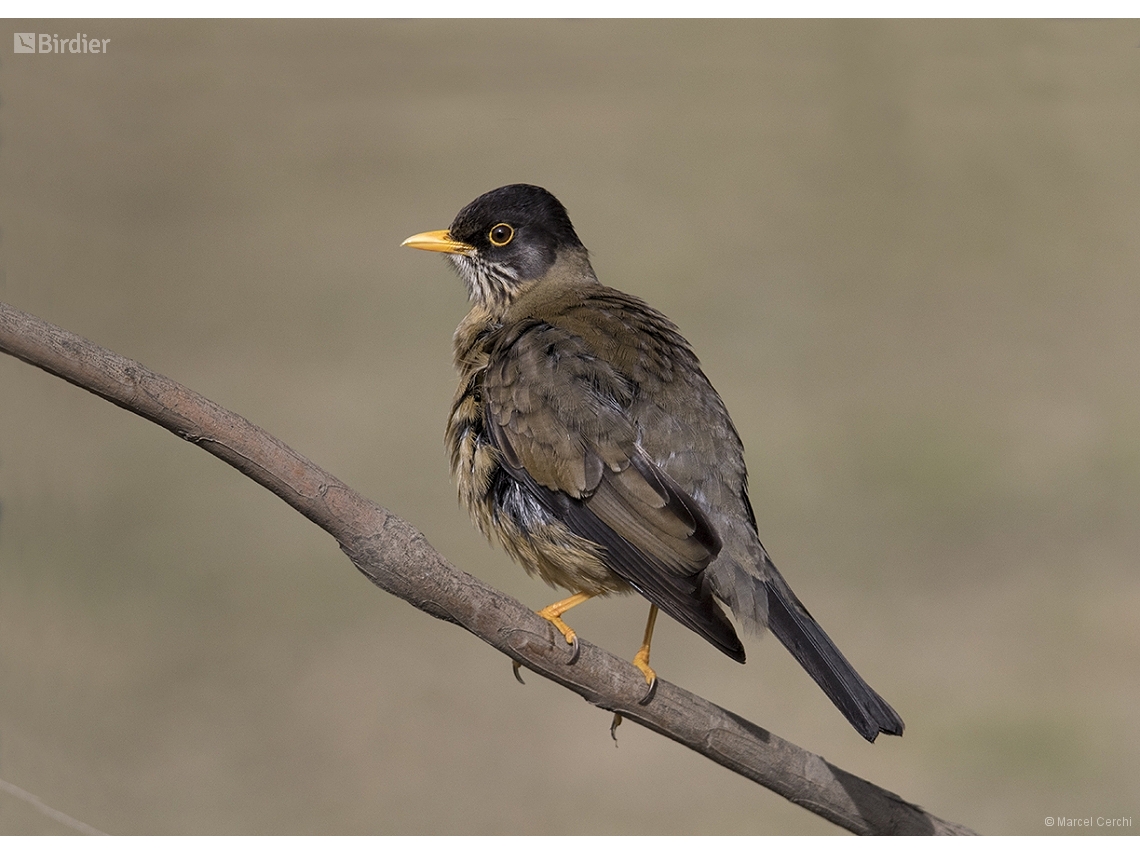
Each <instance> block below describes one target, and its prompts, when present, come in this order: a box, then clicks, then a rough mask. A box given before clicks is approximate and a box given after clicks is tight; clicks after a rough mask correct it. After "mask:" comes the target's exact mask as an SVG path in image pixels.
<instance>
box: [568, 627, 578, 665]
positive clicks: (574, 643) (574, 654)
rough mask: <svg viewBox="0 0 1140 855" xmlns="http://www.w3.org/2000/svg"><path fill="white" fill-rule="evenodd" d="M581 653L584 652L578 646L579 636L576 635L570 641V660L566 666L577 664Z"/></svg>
mask: <svg viewBox="0 0 1140 855" xmlns="http://www.w3.org/2000/svg"><path fill="white" fill-rule="evenodd" d="M571 632H573V630H571ZM581 652H582V648H581V646H580V645H579V644H578V636H577V634H575V635H574V637H573V638H571V639H570V659H569V661H568V662H567V663H566V664H567V665H573V664H574V663H575V662H577V661H578V655H579V654H580V653H581Z"/></svg>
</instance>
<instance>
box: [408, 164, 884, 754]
mask: <svg viewBox="0 0 1140 855" xmlns="http://www.w3.org/2000/svg"><path fill="white" fill-rule="evenodd" d="M402 245H403V246H408V247H411V248H414V249H420V250H427V251H431V252H438V253H443V254H444V255H445V256H446V258H447V260H448V261H449V262H450V264H451V266H452V267H453V268H454V270H455V272H456V273H457V274H458V275H459V278H460V280H462V282H463V284H464V285H465V286H466V289H467V294H468V297H469V300H470V304H471V307H470V311H469V312H468V313H467V315H466V316H465V317H464V318H463V320H462V321H461V322H460V324H459V326H458V328H457V329H456V331H455V336H454V341H453V345H454V362H455V367H456V370H457V371H458V374H459V386H458V389H457V391H456V393H455V397H454V400H453V402H452V406H451V412H450V416H449V418H448V423H447V429H446V433H445V443H446V445H447V448H448V450H449V453H450V463H451V471H452V475H453V477H454V479H455V481H456V485H457V489H458V493H459V497H460V500H461V502H462V504H463V505H465V506H466V508H467V510H468V511H469V513H470V514H471V517H472V519H473V520H474V522H475V524H476V525H477V527H478V528H479V529H480V530H481V531H482V532H483V533H484V534H485V535H486V536H487V537H488V539H490V540H492V541H495V540H498V542H499V543H500V544H501V545H502V547H503V548H504V550H505V551H506V552H507V553H508V554H509V555H510V556H511V557H512V558H513V559H514V560H515V561H516V562H518V563H519V564H521V565H522V567H523V568H524V569H525V570H526V571H527V572H528V573H530V574H531V575H534V576H537V577H539V578H540V579H542V580H543V581H545V582H547V583H548V584H550V585H551V586H553V587H556V588H563V589H566V590H567V591H569V592H570V593H571V595H570V596H569V597H567V598H566V599H563V600H560V601H558V602H556V603H552V604H551V605H549V606H547V607H546V608H544V609H542V610H540V611H539V612H538V614H539V615H540V616H542V617H543V618H545V619H546V620H547V621H549V622H550V623H551V624H552V625H553V626H554V627H555V628H556V629H557V630H558V632H560V633H561V634H562V636H563V638H564V639H565V640H566V642H567V644H569V645H570V646H571V649H572V656H571V661H574V660H575V659H576V655H577V651H578V638H577V633H575V632H574V630H573V629H572V628H571V627H570V626H568V625H567V623H566V622H565V620H563V615H564V614H565V613H566V612H567V611H569V610H570V609H572V608H574V607H575V606H578V605H580V604H581V603H583V602H585V601H587V600H589V599H591V598H593V597H598V596H605V595H610V594H624V593H630V592H637V593H638V594H640V595H641V596H643V597H644V598H645V599H647V600H648V601H649V603H650V611H649V619H648V621H647V624H646V630H645V634H644V638H643V643H642V646H641V648H640V649H639V650H638V652H637V654H636V655H635V656H634V658H633V664H634V665H636V666H637V668H638V669H639V670H640V671H641V672H642V674H644V676H645V679H646V683H647V685H648V691H647V694H646V696H645V698H644V699H643V700H642V703H646V702H648V701H649V699H650V698H651V697H652V693H653V691H654V689H655V688H656V685H657V676H656V671H655V670H654V669H653V668H651V667H650V665H649V653H650V646H651V640H652V635H653V629H654V625H655V622H656V618H657V614H658V611H659V610H660V611H664V612H665V613H666V614H668V615H670V616H671V617H672V618H674V619H675V620H677V621H678V622H679V623H681V624H682V625H683V626H685V627H687V628H688V629H690V630H692V631H694V632H696V633H697V634H698V635H700V636H701V637H702V638H704V639H705V640H706V641H708V642H709V643H711V644H712V645H713V646H714V647H716V648H717V649H718V650H720V651H721V652H722V653H724V654H725V655H727V656H729V657H730V658H732V659H734V660H736V661H737V662H741V663H743V662H744V660H745V651H744V646H743V644H742V643H741V641H740V637H739V635H738V634H737V631H736V628H735V626H734V624H733V622H732V621H731V620H730V619H729V617H728V616H727V614H726V612H725V607H726V606H727V608H728V609H729V610H731V612H732V613H733V614H734V615H735V616H736V618H737V619H738V621H739V622H740V623H741V625H742V626H744V627H745V628H748V629H752V630H756V631H762V630H763V629H764V628H765V627H766V628H768V629H769V630H771V632H772V634H773V635H775V637H776V638H777V639H779V640H780V641H781V642H782V643H783V645H784V646H785V647H786V648H787V649H788V650H789V651H790V652H791V654H792V655H793V656H794V657H795V659H796V660H797V661H798V662H799V663H800V665H801V666H802V667H803V668H804V669H805V670H806V671H807V673H808V674H809V675H811V677H812V678H813V679H814V680H815V682H816V683H817V684H818V685H819V686H820V688H821V689H822V690H823V691H824V693H825V694H826V695H827V697H828V698H830V699H831V701H832V702H833V703H834V704H835V706H836V707H837V708H838V709H839V711H840V712H841V713H842V714H843V715H844V716H845V717H846V718H847V720H848V721H849V722H850V723H851V725H852V726H853V727H854V728H855V730H856V731H858V733H859V734H860V735H861V736H863V738H865V739H867V740H868V741H870V742H874V741H875V739H876V737H877V736H878V735H879V734H880V733H887V734H892V735H902V732H903V721H902V719H901V718H900V717H899V715H898V713H896V712H895V710H894V709H893V708H892V707H891V706H890V704H888V703H887V702H886V701H885V700H883V698H882V697H880V696H879V694H878V693H877V692H875V690H874V689H872V688H871V687H870V686H869V685H868V684H867V682H866V681H865V680H864V679H863V678H862V677H861V676H860V675H859V673H858V672H857V671H856V670H855V668H854V667H853V666H852V665H851V664H850V662H848V661H847V659H846V657H844V655H843V654H842V653H841V652H840V651H839V648H838V647H836V645H835V643H834V642H833V641H832V640H831V638H830V637H829V636H828V635H827V633H826V632H824V630H823V628H822V627H820V625H819V624H818V623H817V622H816V620H815V619H814V618H813V617H812V616H811V614H810V613H809V612H808V610H807V609H806V608H805V607H804V605H803V604H802V603H801V602H800V600H799V598H798V597H797V596H796V595H795V594H794V593H793V592H792V589H791V588H790V587H789V586H788V583H787V582H786V581H785V580H784V577H783V576H782V575H781V574H780V572H779V571H778V570H777V569H776V566H775V564H774V563H773V562H772V559H771V558H770V557H769V555H768V552H767V550H765V548H764V546H763V545H762V544H761V542H760V536H759V533H758V530H757V524H756V515H755V513H754V512H753V510H752V505H751V502H750V500H749V496H748V473H747V470H746V468H745V462H744V447H743V444H742V442H741V440H740V436H739V434H738V433H737V430H736V427H735V426H734V424H733V422H732V419H731V417H730V416H729V414H728V410H727V409H726V408H725V405H724V402H723V401H722V400H721V397H720V395H719V394H718V393H717V392H716V390H715V389H714V388H713V386H712V384H711V383H710V382H709V380H708V378H707V377H706V376H705V374H704V372H703V370H702V369H701V365H700V362H699V361H698V359H697V357H696V355H695V354H694V352H693V348H692V346H691V345H690V344H689V342H688V341H687V340H686V339H685V338H684V337H683V336H682V334H681V332H680V330H679V329H678V327H677V326H676V325H674V324H673V322H672V321H670V320H669V319H668V318H667V317H666V316H665V315H664V314H662V313H661V312H659V311H657V310H655V309H653V308H651V307H650V306H649V305H648V304H647V303H646V302H644V301H643V300H641V299H639V298H638V297H635V296H633V295H631V294H627V293H624V292H622V291H618V290H616V289H614V288H610V287H607V286H606V285H603V284H602V283H601V281H599V279H598V277H597V275H596V274H595V272H594V269H593V266H592V265H591V263H590V259H589V254H588V252H587V250H586V247H585V246H584V245H583V244H582V241H581V240H580V239H579V237H578V234H577V232H576V231H575V229H574V226H573V224H572V223H571V221H570V217H569V214H568V213H567V211H566V208H565V206H563V204H562V203H561V202H559V201H558V199H557V198H555V196H554V195H553V194H551V193H550V192H549V191H547V190H545V189H543V188H542V187H538V186H535V185H531V184H510V185H507V186H504V187H499V188H498V189H496V190H491V191H490V192H488V193H484V194H483V195H481V196H479V197H478V198H477V199H475V200H474V201H473V202H471V203H470V204H468V205H466V206H465V207H464V208H463V209H462V210H460V211H459V213H458V214H457V215H456V216H455V218H454V220H453V221H452V223H451V225H450V226H449V227H448V228H447V229H444V230H438V231H428V232H421V233H419V234H415V235H412V236H411V237H409V238H407V239H406V240H405V241H404V242H403V244H402ZM516 675H517V670H516ZM619 722H620V718H615V722H614V726H615V727H616V725H617V724H618V723H619ZM611 732H612V731H611Z"/></svg>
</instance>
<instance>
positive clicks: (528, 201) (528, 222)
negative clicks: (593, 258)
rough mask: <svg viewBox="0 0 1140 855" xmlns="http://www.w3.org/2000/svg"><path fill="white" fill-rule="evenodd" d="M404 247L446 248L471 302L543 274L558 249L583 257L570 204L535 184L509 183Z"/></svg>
mask: <svg viewBox="0 0 1140 855" xmlns="http://www.w3.org/2000/svg"><path fill="white" fill-rule="evenodd" d="M404 245H405V246H411V247H414V248H415V249H427V250H432V251H434V252H445V253H447V255H448V258H449V259H450V261H451V262H452V264H453V265H454V266H455V269H456V271H457V272H458V273H459V275H460V277H461V278H462V279H463V281H464V282H465V283H466V285H467V289H468V292H469V294H470V296H471V299H472V301H474V302H476V303H479V304H482V305H484V306H487V307H490V306H493V305H501V304H505V303H506V302H509V300H510V299H511V298H512V297H513V296H514V295H516V294H517V293H519V291H520V289H521V286H523V285H525V284H526V283H528V282H533V281H535V280H537V279H539V278H540V277H542V276H543V274H545V273H546V272H547V271H548V270H549V269H550V268H551V267H552V266H553V265H554V263H555V261H556V260H557V258H558V256H559V253H561V252H563V251H566V250H571V251H576V252H578V253H580V254H582V255H583V256H584V254H585V247H583V246H582V241H580V240H579V239H578V235H577V234H576V233H575V231H574V226H573V225H572V224H571V223H570V217H569V216H568V215H567V213H566V208H564V207H563V206H562V203H561V202H559V201H558V200H557V199H555V198H554V196H553V195H552V194H551V193H549V192H547V191H546V190H544V189H542V188H541V187H535V186H534V185H533V184H508V185H507V186H506V187H500V188H499V189H497V190H492V191H491V192H489V193H484V194H483V195H482V196H480V197H479V198H478V199H476V200H475V201H474V202H472V203H471V204H469V205H467V206H466V207H465V208H464V209H463V210H462V211H460V212H459V213H458V214H457V215H456V217H455V219H454V220H453V221H452V223H451V226H450V228H448V229H447V231H446V232H424V233H423V234H418V235H414V236H412V237H410V238H408V239H407V240H406V241H404Z"/></svg>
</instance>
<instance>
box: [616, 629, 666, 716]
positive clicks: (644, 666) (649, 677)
mask: <svg viewBox="0 0 1140 855" xmlns="http://www.w3.org/2000/svg"><path fill="white" fill-rule="evenodd" d="M633 664H634V665H635V666H636V667H637V670H638V671H640V672H641V673H642V674H644V675H645V682H646V683H648V684H649V688H648V689H646V690H645V697H643V698H642V699H641V700H640V701H638V703H641V704H647V703H649V701H650V700H651V699H652V698H653V693H654V692H656V691H657V672H656V671H654V670H653V669H652V668H650V667H649V648H648V647H642V648H641V649H640V650H639V651H637V655H636V656H634V657H633ZM615 726H616V725H615Z"/></svg>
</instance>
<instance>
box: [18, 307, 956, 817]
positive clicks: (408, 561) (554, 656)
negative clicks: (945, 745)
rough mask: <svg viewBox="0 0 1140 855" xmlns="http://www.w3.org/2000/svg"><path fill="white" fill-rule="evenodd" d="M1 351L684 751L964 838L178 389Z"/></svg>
mask: <svg viewBox="0 0 1140 855" xmlns="http://www.w3.org/2000/svg"><path fill="white" fill-rule="evenodd" d="M0 351H4V352H6V353H9V354H11V355H12V356H15V357H17V358H18V359H22V360H23V361H25V362H28V363H30V364H32V365H35V366H37V367H39V368H42V369H44V370H45V371H48V372H50V373H52V374H55V375H57V376H59V377H62V378H63V379H64V380H67V381H68V382H70V383H74V384H75V385H77V386H79V387H81V388H83V389H87V390H88V391H90V392H93V393H94V394H96V395H99V396H101V397H103V398H105V399H107V400H108V401H110V402H111V403H113V404H116V405H118V406H120V407H123V408H124V409H127V410H130V411H131V412H133V413H136V414H138V415H140V416H142V417H143V418H146V419H149V420H150V421H153V422H155V423H156V424H158V425H161V426H162V427H164V428H166V429H167V430H169V431H172V432H173V433H175V434H177V435H178V436H180V437H182V438H183V439H185V440H187V441H189V442H193V443H195V444H196V445H198V446H200V447H201V448H203V449H205V450H206V451H208V452H210V453H211V454H213V455H214V456H216V457H218V458H220V459H222V460H224V461H225V462H226V463H229V464H230V465H231V466H233V467H234V468H236V469H237V470H238V471H240V472H242V473H243V474H245V475H247V476H248V477H250V478H252V479H253V480H254V481H256V482H257V483H258V484H261V485H262V486H263V487H265V488H266V489H268V490H271V491H272V492H273V493H275V494H276V495H278V496H280V497H281V498H282V499H284V500H285V501H286V502H287V503H288V504H289V505H291V506H292V507H293V508H295V509H296V510H297V511H299V512H300V513H302V514H304V515H305V516H306V517H308V518H309V519H310V520H312V521H313V522H314V523H316V524H317V525H319V526H320V527H321V528H323V529H324V530H325V531H327V532H328V533H329V534H331V535H332V536H333V537H334V538H336V540H337V543H338V544H339V545H340V548H341V549H342V550H343V551H344V552H345V554H347V555H348V557H349V558H350V559H351V560H352V562H353V564H355V565H356V567H357V568H358V569H359V570H360V571H361V572H362V573H364V575H366V576H367V577H368V578H369V579H371V580H372V581H373V582H374V583H375V584H376V585H377V586H379V587H380V588H383V589H384V590H385V591H388V592H389V593H392V594H395V595H396V596H398V597H401V598H402V599H404V600H406V601H408V602H409V603H411V604H412V605H414V606H416V607H417V608H419V609H422V610H423V611H425V612H427V613H428V614H431V615H434V616H435V617H437V618H440V619H442V620H446V621H449V622H450V623H455V624H458V625H460V626H462V627H464V628H465V629H467V630H469V631H470V632H472V633H473V634H475V635H477V636H478V637H479V638H481V639H483V641H485V642H487V643H488V644H490V645H492V646H493V647H495V648H496V649H498V650H500V651H502V652H503V653H505V654H506V655H507V656H509V657H510V658H511V659H512V660H514V661H515V662H519V663H521V664H523V665H525V666H526V667H527V668H528V669H529V670H531V671H534V672H536V673H538V674H541V675H543V676H545V677H548V678H549V679H551V680H553V681H555V682H557V683H560V684H562V685H563V686H565V687H567V688H569V689H571V690H573V691H575V692H577V693H578V694H579V695H581V696H582V697H583V698H585V699H586V700H587V701H589V702H590V703H592V704H594V705H596V706H598V707H601V708H602V709H605V710H609V711H611V712H615V713H619V714H621V716H622V717H623V718H625V719H628V720H630V721H635V722H638V723H639V724H642V725H644V726H645V727H647V728H649V729H651V730H655V731H657V732H658V733H660V734H662V735H664V736H667V737H669V738H670V739H673V740H676V741H677V742H680V743H681V744H682V745H686V746H688V747H689V748H692V749H693V750H694V751H697V752H699V753H701V754H703V755H705V756H706V757H708V758H710V759H711V760H713V761H715V762H717V763H719V764H721V765H722V766H725V767H727V768H729V769H732V770H733V771H734V772H738V773H740V774H741V775H743V776H745V777H746V778H749V779H750V780H753V781H755V782H756V783H759V784H762V785H763V786H765V787H767V788H769V789H771V790H773V791H775V792H777V793H779V794H780V795H782V796H784V797H785V798H787V799H789V800H791V801H793V802H795V803H796V804H798V805H800V806H802V807H804V808H807V809H808V810H810V811H812V812H813V813H816V814H818V815H819V816H822V817H824V818H825V819H827V820H830V821H831V822H833V823H835V824H836V825H839V826H842V827H843V828H846V829H848V830H849V831H853V832H856V833H859V834H972V833H973V832H971V831H970V830H969V829H967V828H965V827H963V826H960V825H957V824H956V823H952V822H947V821H945V820H942V819H939V818H938V817H935V816H933V815H931V814H929V813H927V812H926V811H924V810H923V809H922V808H920V807H918V806H917V805H914V804H911V803H910V802H907V801H905V800H904V799H902V798H900V797H899V796H896V795H895V794H894V793H891V792H888V791H887V790H884V789H882V788H881V787H878V786H876V785H874V784H872V783H870V782H868V781H865V780H863V779H862V778H858V777H856V776H855V775H851V774H849V773H847V772H845V771H843V770H842V769H839V768H837V767H835V766H832V765H831V764H830V763H828V762H827V761H826V760H824V759H823V758H822V757H819V756H818V755H815V754H812V753H811V752H809V751H805V750H804V749H802V748H800V747H798V746H796V745H793V744H792V743H790V742H787V741H785V740H783V739H781V738H780V737H778V736H776V735H775V734H772V733H769V732H768V731H767V730H764V729H763V728H761V727H758V726H757V725H755V724H752V723H751V722H749V721H746V720H745V719H743V718H741V717H740V716H737V715H735V714H733V713H731V712H729V711H727V710H724V709H721V708H720V707H718V706H716V705H715V704H713V703H710V702H709V701H707V700H705V699H704V698H701V697H698V696H697V695H694V694H693V693H691V692H688V691H686V690H684V689H682V688H680V687H678V686H674V685H672V684H671V683H668V682H666V681H664V680H660V681H659V682H658V687H657V692H656V695H655V696H654V698H653V699H652V701H651V702H649V703H648V704H645V705H641V704H639V703H638V701H639V700H640V699H641V698H642V696H643V695H644V694H645V678H644V677H643V676H642V674H641V672H640V671H638V670H637V669H636V668H635V667H634V666H633V665H632V664H631V663H629V662H627V661H625V660H623V659H620V658H618V657H616V656H614V655H613V654H611V653H608V652H607V651H605V650H602V649H601V648H599V647H596V646H595V645H593V644H590V643H589V642H586V641H582V642H581V648H580V653H579V656H578V658H577V660H576V661H575V662H573V663H571V662H569V661H568V660H569V655H568V654H569V649H568V647H567V646H566V644H565V643H564V642H563V641H562V639H561V637H560V636H557V637H556V634H555V633H554V632H553V631H552V629H551V626H550V624H549V623H548V622H547V621H545V620H543V619H542V618H540V617H538V616H537V615H536V614H535V613H534V612H533V611H531V610H530V609H529V608H527V607H526V606H524V605H523V604H522V603H520V602H519V601H517V600H515V599H513V598H512V597H509V596H507V595H506V594H504V593H502V592H500V591H497V590H495V589H494V588H492V587H490V586H489V585H486V584H485V583H483V582H481V581H480V580H479V579H476V578H475V577H474V576H471V575H469V574H467V573H464V572H463V571H461V570H459V569H457V568H455V567H453V566H452V565H451V564H450V563H449V562H448V561H447V559H445V558H444V557H443V556H442V555H440V554H439V553H438V552H436V551H435V550H434V549H433V548H432V547H431V546H430V545H429V544H428V542H427V540H426V539H425V538H424V536H423V535H422V534H421V533H420V532H419V531H417V530H416V529H415V528H413V527H412V526H411V525H410V524H408V523H406V522H405V521H404V520H402V519H400V518H399V517H397V516H395V515H394V514H392V513H391V512H389V511H387V510H385V509H384V508H382V507H380V506H379V505H377V504H375V503H374V502H371V501H369V500H368V499H365V498H364V497H363V496H361V495H360V494H359V493H356V492H355V491H354V490H352V489H350V488H349V487H348V486H347V485H345V484H344V483H343V482H341V481H340V480H339V479H337V478H335V477H334V476H332V475H331V474H329V473H328V472H325V471H324V470H323V469H321V468H320V467H318V466H316V465H315V464H314V463H312V462H310V461H309V460H307V459H306V458H304V457H302V456H301V455H300V454H298V453H297V452H295V451H293V449H291V448H289V447H288V446H287V445H285V444H284V443H283V442H281V441H280V440H278V439H276V438H275V437H273V436H271V435H270V434H268V433H266V432H265V431H263V430H262V429H261V428H259V427H257V426H256V425H254V424H252V423H251V422H249V421H247V420H246V419H244V418H242V417H241V416H239V415H237V414H236V413H232V412H230V411H229V410H226V409H223V408H222V407H219V406H218V405H217V404H215V403H213V402H212V401H209V400H207V399H206V398H203V397H202V396H201V395H199V394H197V393H196V392H193V391H191V390H190V389H187V388H186V387H184V386H181V385H180V384H178V383H176V382H174V381H173V380H170V379H169V378H167V377H163V376H162V375H160V374H155V373H154V372H153V371H150V370H149V369H147V368H146V367H145V366H143V365H140V364H139V363H137V362H133V361H131V360H129V359H125V358H123V357H121V356H119V355H117V354H115V353H112V352H111V351H109V350H107V349H105V348H102V347H99V346H98V345H96V344H93V343H92V342H90V341H87V340H86V339H83V338H80V337H79V336H76V335H73V334H71V333H69V332H67V331H65V330H62V329H60V328H58V327H55V326H53V325H51V324H49V323H47V322H45V321H42V320H40V319H38V318H36V317H33V316H32V315H29V314H26V313H24V312H21V311H19V310H18V309H15V308H13V307H11V306H8V305H6V304H4V303H0Z"/></svg>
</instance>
